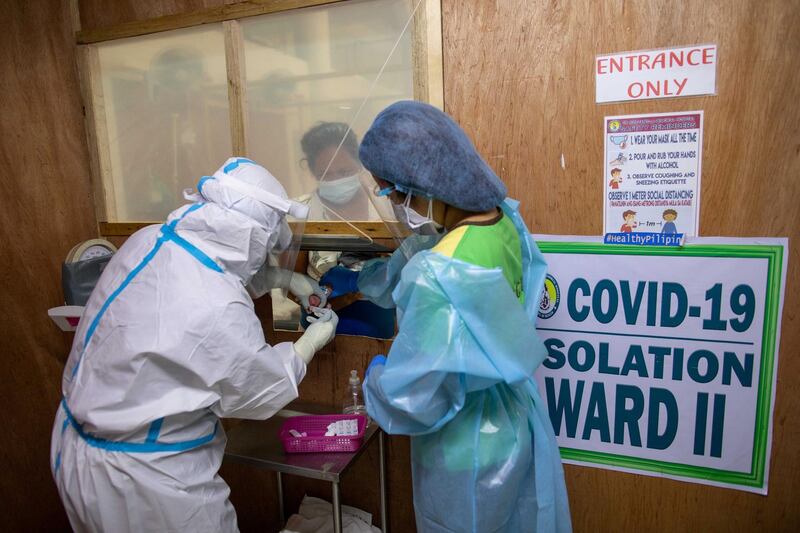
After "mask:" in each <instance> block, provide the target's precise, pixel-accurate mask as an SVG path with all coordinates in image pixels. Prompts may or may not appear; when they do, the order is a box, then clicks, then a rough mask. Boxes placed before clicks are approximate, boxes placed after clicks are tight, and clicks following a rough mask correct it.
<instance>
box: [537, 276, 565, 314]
mask: <svg viewBox="0 0 800 533" xmlns="http://www.w3.org/2000/svg"><path fill="white" fill-rule="evenodd" d="M560 301H561V289H559V288H558V282H557V281H556V278H554V277H553V276H551V275H550V274H548V275H547V276H546V277H545V278H544V290H543V291H542V300H541V301H540V302H539V318H542V319H544V318H550V317H551V316H553V315H554V314H556V311H557V310H558V304H559V302H560Z"/></svg>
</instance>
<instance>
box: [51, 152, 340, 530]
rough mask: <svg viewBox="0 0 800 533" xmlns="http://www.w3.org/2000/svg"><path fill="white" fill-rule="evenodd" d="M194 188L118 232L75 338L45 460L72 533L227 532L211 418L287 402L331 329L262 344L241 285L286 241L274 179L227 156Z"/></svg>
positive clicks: (218, 441)
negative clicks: (189, 198)
mask: <svg viewBox="0 0 800 533" xmlns="http://www.w3.org/2000/svg"><path fill="white" fill-rule="evenodd" d="M199 188H200V191H201V194H202V200H203V201H202V202H198V203H195V204H193V205H188V206H184V207H182V208H180V209H177V210H175V211H174V212H173V213H171V214H170V216H169V218H168V220H167V223H166V224H164V225H162V226H149V227H147V228H144V229H142V230H141V231H139V232H137V233H135V234H134V235H133V236H131V237H130V239H128V241H127V242H126V243H125V245H124V246H123V247H122V248H121V249H120V250H119V252H118V253H117V254H116V255H115V256H114V257H113V258H112V260H111V261H110V263H109V264H108V266H107V267H106V269H105V271H104V272H103V274H102V276H101V278H100V281H99V282H98V284H97V286H96V288H95V290H94V292H93V293H92V296H91V298H90V300H89V302H88V304H87V306H86V309H85V311H84V314H83V317H82V319H81V321H80V324H79V326H78V329H77V331H76V333H75V341H74V343H73V346H72V351H71V353H70V356H69V360H68V361H67V365H66V368H65V371H64V378H63V400H62V402H61V405H60V406H59V409H58V412H57V415H56V420H55V424H54V426H53V435H52V446H51V466H52V470H53V476H54V478H55V481H56V484H57V486H58V491H59V493H60V495H61V499H62V501H63V502H64V506H65V508H66V510H67V514H68V515H69V519H70V522H71V523H72V526H73V528H74V529H75V530H76V531H104V532H111V533H113V532H118V531H159V532H167V531H187V532H188V531H191V532H204V531H209V532H211V531H213V532H229V531H236V530H237V525H236V514H235V512H234V510H233V507H232V505H231V504H230V502H229V501H228V494H229V492H230V491H229V488H228V486H227V484H226V483H225V482H224V481H223V480H222V478H221V477H220V476H219V475H218V473H217V471H218V469H219V467H220V464H221V462H222V458H223V452H224V448H225V441H226V438H225V433H224V431H223V429H222V426H221V424H220V422H219V417H237V418H252V419H265V418H268V417H270V416H272V415H273V414H274V413H275V412H277V411H278V410H279V409H281V408H282V407H283V406H284V405H286V404H287V403H288V402H290V401H291V400H292V399H294V398H296V397H297V394H298V392H297V386H298V383H299V382H300V381H301V380H302V379H303V377H304V375H305V371H306V363H307V362H308V360H310V359H311V357H312V356H313V354H314V352H315V351H316V350H318V349H319V348H321V347H322V346H324V344H326V343H327V342H328V341H329V340H330V339H331V338H332V336H333V331H335V329H336V324H335V315H333V319H331V320H330V322H329V323H320V322H318V323H315V324H312V325H311V326H310V327H309V329H308V330H307V332H306V334H305V335H304V337H303V338H301V340H302V342H301V341H298V343H297V349H296V348H295V346H294V345H293V344H292V343H281V344H277V345H275V346H269V345H268V344H267V343H266V341H265V339H264V333H263V330H262V327H261V324H260V322H259V320H258V318H257V317H256V315H255V313H254V310H253V301H252V300H251V298H250V296H249V295H248V292H247V290H246V289H245V286H246V285H247V284H248V283H249V281H250V280H251V278H252V277H253V276H254V274H255V273H256V272H257V271H258V270H259V268H260V267H262V265H263V264H264V262H265V260H266V258H267V255H268V253H269V252H270V251H272V250H274V249H275V248H276V247H278V248H279V247H281V246H285V245H286V243H287V242H288V241H289V240H291V232H290V231H289V228H288V225H287V224H286V222H285V220H284V216H285V214H286V213H287V212H290V211H291V209H293V208H294V207H295V206H293V205H292V204H291V202H290V201H288V200H286V192H285V191H284V190H283V187H281V185H280V184H279V183H278V181H277V180H276V179H275V178H274V177H273V176H272V175H271V174H269V172H267V171H266V170H265V169H264V168H263V167H260V166H258V165H256V164H254V163H253V162H252V161H250V160H246V159H229V160H228V162H226V165H225V166H223V167H222V168H221V169H220V170H219V171H218V172H217V173H215V175H214V177H213V178H204V179H203V180H201V184H200V185H199ZM256 190H257V191H261V192H260V193H259V192H254V191H256ZM250 193H252V194H250ZM262 193H263V194H262ZM254 196H255V197H254ZM281 200H282V201H281ZM265 202H271V204H274V205H276V206H278V207H279V208H277V209H276V208H274V207H273V206H271V205H266V204H265ZM293 214H294V213H293ZM301 352H302V353H301Z"/></svg>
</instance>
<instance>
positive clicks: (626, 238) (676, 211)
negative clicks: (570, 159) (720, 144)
mask: <svg viewBox="0 0 800 533" xmlns="http://www.w3.org/2000/svg"><path fill="white" fill-rule="evenodd" d="M702 147H703V112H702V111H691V112H685V113H663V114H656V115H627V116H620V117H606V118H605V165H604V183H605V201H604V204H603V206H604V218H605V222H604V228H605V230H604V233H605V234H607V235H608V234H611V235H609V237H610V239H608V238H607V239H606V242H610V243H614V244H662V245H664V244H666V245H676V244H679V240H680V239H679V237H683V236H696V235H697V234H698V225H699V216H698V215H699V214H698V206H699V205H700V196H699V195H700V163H701V152H702ZM637 233H638V234H640V235H636V234H637Z"/></svg>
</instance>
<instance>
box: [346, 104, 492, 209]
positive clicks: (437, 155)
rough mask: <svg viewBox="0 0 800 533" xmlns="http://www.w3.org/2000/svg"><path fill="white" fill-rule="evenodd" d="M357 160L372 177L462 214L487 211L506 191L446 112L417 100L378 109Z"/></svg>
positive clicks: (362, 142)
mask: <svg viewBox="0 0 800 533" xmlns="http://www.w3.org/2000/svg"><path fill="white" fill-rule="evenodd" d="M359 157H360V158H361V162H362V163H363V164H364V166H365V167H366V168H367V170H369V171H370V172H371V173H372V174H373V175H374V176H377V177H378V178H381V179H383V180H386V181H388V182H390V183H393V184H396V185H401V186H403V187H406V188H409V189H411V190H412V191H415V192H417V193H424V194H426V195H427V196H429V197H433V198H436V199H437V200H441V201H442V202H444V203H446V204H449V205H452V206H455V207H459V208H461V209H464V210H466V211H475V212H480V211H488V210H490V209H492V208H494V207H497V206H498V205H500V204H501V203H502V202H503V199H504V198H505V197H506V194H507V192H508V191H507V189H506V186H505V185H504V184H503V182H502V181H501V180H500V178H498V177H497V174H495V173H494V171H492V169H491V168H489V165H487V164H486V162H485V161H484V160H483V159H482V158H481V156H480V154H478V151H477V150H475V146H473V144H472V142H471V141H470V140H469V137H467V135H466V134H465V133H464V130H462V129H461V128H460V127H459V126H458V124H456V123H455V121H453V119H452V118H450V117H449V116H448V115H447V114H445V113H443V112H442V111H439V110H438V109H436V108H435V107H433V106H431V105H428V104H423V103H421V102H413V101H402V102H396V103H394V104H392V105H390V106H389V107H387V108H386V109H384V110H383V111H381V112H380V113H379V114H378V116H377V117H375V121H374V122H373V123H372V126H371V127H370V128H369V130H368V131H367V133H366V134H365V135H364V139H363V140H362V141H361V148H360V150H359Z"/></svg>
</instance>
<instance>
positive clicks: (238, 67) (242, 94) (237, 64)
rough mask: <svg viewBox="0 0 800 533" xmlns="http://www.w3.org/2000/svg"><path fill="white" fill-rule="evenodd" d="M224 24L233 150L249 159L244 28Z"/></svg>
mask: <svg viewBox="0 0 800 533" xmlns="http://www.w3.org/2000/svg"><path fill="white" fill-rule="evenodd" d="M222 24H223V26H224V28H225V66H226V69H227V72H228V106H229V108H228V112H229V116H230V128H231V148H232V150H233V154H234V155H237V156H242V157H247V76H246V70H245V59H244V38H243V37H242V26H241V25H240V24H239V21H237V20H228V21H225V22H223V23H222Z"/></svg>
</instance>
